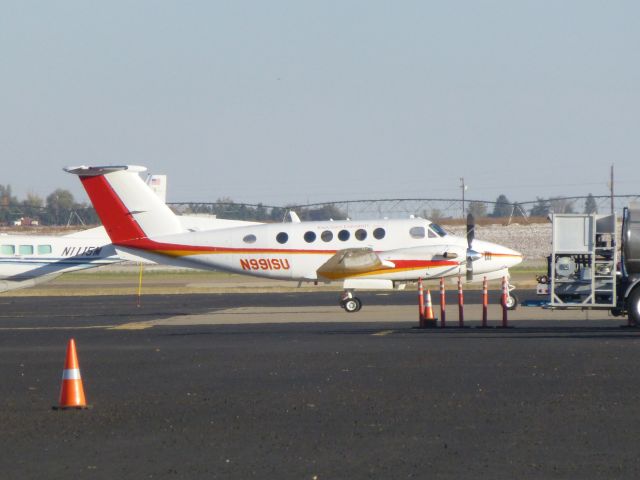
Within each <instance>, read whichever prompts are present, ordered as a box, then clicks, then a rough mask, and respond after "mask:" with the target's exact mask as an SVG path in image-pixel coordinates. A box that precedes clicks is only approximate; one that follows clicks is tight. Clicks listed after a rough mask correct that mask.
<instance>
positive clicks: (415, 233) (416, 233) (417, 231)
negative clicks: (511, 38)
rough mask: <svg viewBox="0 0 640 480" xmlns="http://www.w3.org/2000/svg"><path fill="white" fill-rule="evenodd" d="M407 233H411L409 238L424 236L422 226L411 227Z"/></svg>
mask: <svg viewBox="0 0 640 480" xmlns="http://www.w3.org/2000/svg"><path fill="white" fill-rule="evenodd" d="M409 235H411V238H424V236H425V230H424V227H411V230H409Z"/></svg>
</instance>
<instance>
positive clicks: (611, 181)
mask: <svg viewBox="0 0 640 480" xmlns="http://www.w3.org/2000/svg"><path fill="white" fill-rule="evenodd" d="M609 188H610V189H611V215H613V164H612V165H611V180H610V181H609Z"/></svg>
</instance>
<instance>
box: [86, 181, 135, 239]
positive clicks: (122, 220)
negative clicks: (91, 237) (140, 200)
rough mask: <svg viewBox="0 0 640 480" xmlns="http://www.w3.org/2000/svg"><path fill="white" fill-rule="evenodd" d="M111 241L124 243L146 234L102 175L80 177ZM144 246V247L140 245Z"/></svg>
mask: <svg viewBox="0 0 640 480" xmlns="http://www.w3.org/2000/svg"><path fill="white" fill-rule="evenodd" d="M80 181H82V185H83V186H84V189H85V190H86V191H87V194H88V195H89V198H90V199H91V203H93V207H94V208H95V209H96V212H97V213H98V216H99V217H100V220H101V221H102V225H104V228H105V229H106V230H107V233H108V234H109V238H111V242H112V243H114V244H120V245H125V244H127V243H128V242H129V241H131V240H137V239H141V238H145V237H146V235H145V233H144V232H143V231H142V229H141V228H140V225H138V222H136V221H135V219H134V218H133V216H132V215H131V214H130V213H129V210H128V209H127V207H126V206H125V205H124V203H122V200H120V197H118V194H117V193H116V192H115V191H114V190H113V188H112V187H111V185H110V184H109V182H108V181H107V179H106V178H105V177H104V175H96V176H91V177H82V176H81V177H80ZM132 246H133V245H132ZM142 248H144V247H142Z"/></svg>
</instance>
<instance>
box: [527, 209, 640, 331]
mask: <svg viewBox="0 0 640 480" xmlns="http://www.w3.org/2000/svg"><path fill="white" fill-rule="evenodd" d="M551 223H552V242H551V247H552V248H551V255H549V256H548V257H547V274H546V275H541V276H539V277H538V278H537V280H538V286H537V293H538V295H544V296H546V297H547V299H546V300H545V301H543V302H542V303H541V306H543V307H544V308H549V309H563V310H567V309H581V310H586V309H593V310H609V311H610V312H611V313H612V314H613V315H615V316H622V315H628V317H629V325H632V326H640V207H638V208H636V207H634V208H625V209H624V210H623V214H622V228H621V229H620V230H621V235H620V241H619V240H618V222H617V218H616V215H615V214H612V215H598V214H552V215H551ZM538 304H539V305H540V303H538Z"/></svg>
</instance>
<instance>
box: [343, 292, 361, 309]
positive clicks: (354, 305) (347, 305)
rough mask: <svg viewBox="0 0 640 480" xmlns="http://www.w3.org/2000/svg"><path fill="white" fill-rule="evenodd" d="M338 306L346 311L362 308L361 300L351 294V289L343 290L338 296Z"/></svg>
mask: <svg viewBox="0 0 640 480" xmlns="http://www.w3.org/2000/svg"><path fill="white" fill-rule="evenodd" d="M340 306H341V307H342V308H344V310H345V311H346V312H348V313H353V312H357V311H359V310H360V309H361V308H362V301H361V300H360V299H359V298H358V297H354V296H353V291H352V290H345V291H344V293H343V294H342V295H341V297H340Z"/></svg>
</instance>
